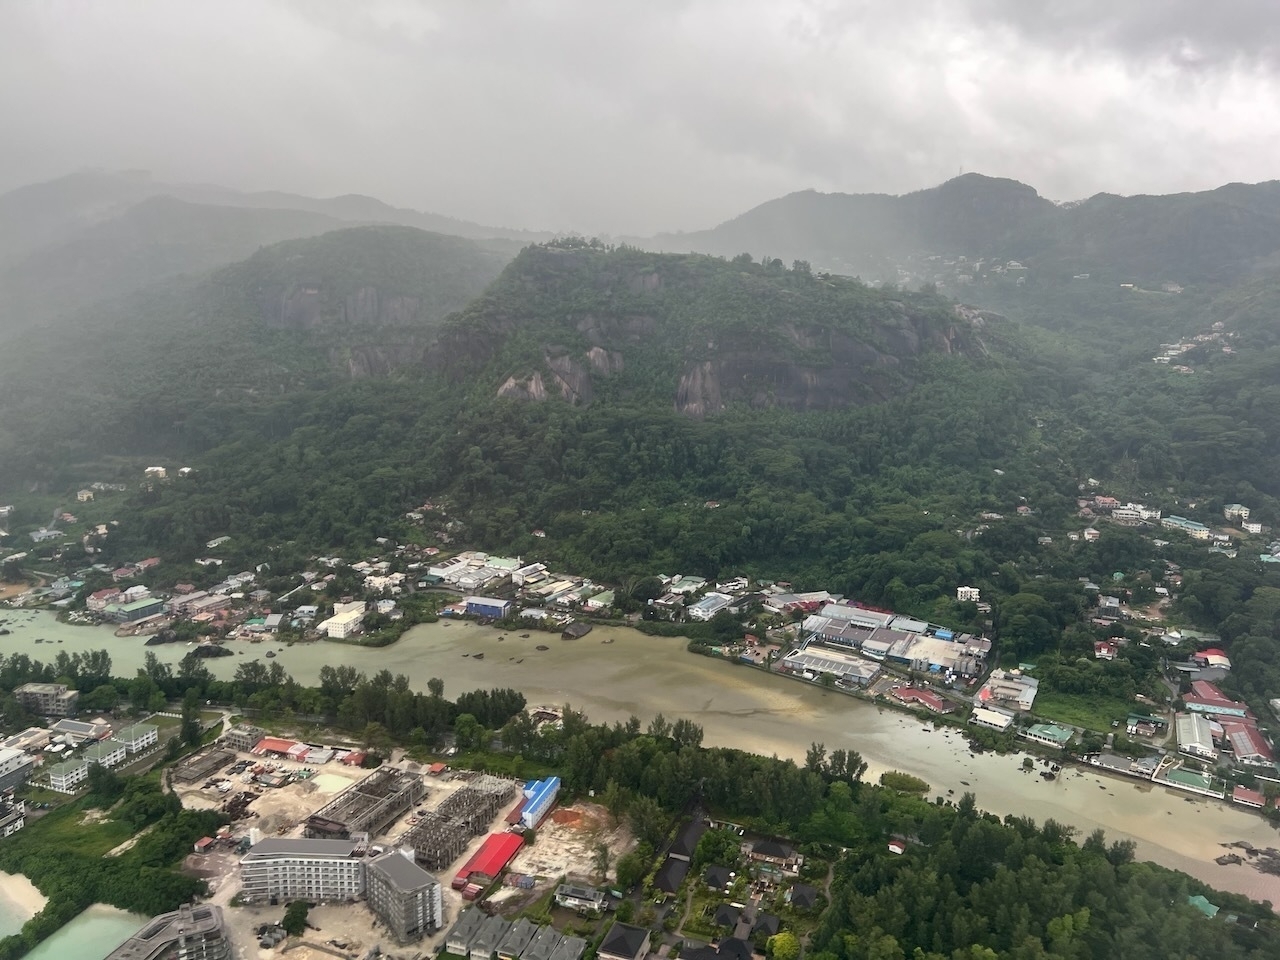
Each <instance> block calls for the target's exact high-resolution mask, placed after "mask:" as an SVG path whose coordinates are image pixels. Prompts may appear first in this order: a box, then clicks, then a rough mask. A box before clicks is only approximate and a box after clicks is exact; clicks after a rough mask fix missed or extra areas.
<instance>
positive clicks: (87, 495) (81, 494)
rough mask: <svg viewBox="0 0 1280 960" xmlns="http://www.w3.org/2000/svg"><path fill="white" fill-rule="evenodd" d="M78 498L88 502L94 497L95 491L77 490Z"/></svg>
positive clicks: (82, 501)
mask: <svg viewBox="0 0 1280 960" xmlns="http://www.w3.org/2000/svg"><path fill="white" fill-rule="evenodd" d="M76 499H77V500H79V501H80V502H81V503H88V502H89V501H90V500H92V499H93V491H92V490H79V491H77V492H76Z"/></svg>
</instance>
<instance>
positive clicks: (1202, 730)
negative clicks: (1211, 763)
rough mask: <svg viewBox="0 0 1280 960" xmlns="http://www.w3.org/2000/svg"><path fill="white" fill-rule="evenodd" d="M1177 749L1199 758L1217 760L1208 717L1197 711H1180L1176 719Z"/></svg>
mask: <svg viewBox="0 0 1280 960" xmlns="http://www.w3.org/2000/svg"><path fill="white" fill-rule="evenodd" d="M1177 731H1178V749H1179V750H1180V751H1182V752H1183V753H1185V754H1187V755H1188V756H1192V757H1197V758H1198V759H1201V760H1217V759H1218V751H1217V749H1216V748H1215V747H1214V745H1213V730H1212V728H1211V727H1210V725H1209V718H1208V717H1206V716H1204V715H1203V714H1199V713H1180V714H1178V720H1177Z"/></svg>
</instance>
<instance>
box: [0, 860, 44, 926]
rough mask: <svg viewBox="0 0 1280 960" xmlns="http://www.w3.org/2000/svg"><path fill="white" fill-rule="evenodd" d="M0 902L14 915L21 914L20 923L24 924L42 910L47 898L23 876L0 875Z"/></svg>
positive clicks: (15, 874) (12, 874) (14, 874)
mask: <svg viewBox="0 0 1280 960" xmlns="http://www.w3.org/2000/svg"><path fill="white" fill-rule="evenodd" d="M0 901H3V902H4V903H5V904H7V905H8V906H10V907H12V908H13V909H12V912H13V913H14V914H22V915H23V916H22V923H26V922H27V921H28V920H30V919H31V918H32V917H34V916H35V915H36V914H37V913H39V912H40V911H41V910H43V909H44V907H45V904H46V903H48V902H49V898H48V897H46V896H45V895H44V894H43V893H41V892H40V891H39V890H38V889H37V888H36V885H35V884H34V883H32V882H31V880H30V879H28V878H27V877H26V876H25V875H23V874H21V873H0ZM19 927H21V924H19Z"/></svg>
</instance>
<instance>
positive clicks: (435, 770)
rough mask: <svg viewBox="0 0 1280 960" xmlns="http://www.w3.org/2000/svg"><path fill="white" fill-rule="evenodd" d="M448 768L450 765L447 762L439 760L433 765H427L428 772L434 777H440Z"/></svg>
mask: <svg viewBox="0 0 1280 960" xmlns="http://www.w3.org/2000/svg"><path fill="white" fill-rule="evenodd" d="M448 769H449V767H448V766H447V765H446V764H443V763H441V762H440V761H438V760H437V761H436V762H435V763H433V764H432V765H431V766H429V767H427V773H429V774H431V775H432V776H433V777H438V776H440V774H442V773H444V772H445V771H446V770H448Z"/></svg>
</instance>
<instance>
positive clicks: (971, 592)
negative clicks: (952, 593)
mask: <svg viewBox="0 0 1280 960" xmlns="http://www.w3.org/2000/svg"><path fill="white" fill-rule="evenodd" d="M981 599H982V591H981V590H979V589H978V588H977V587H956V600H957V601H959V602H960V603H977V602H978V601H979V600H981Z"/></svg>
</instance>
